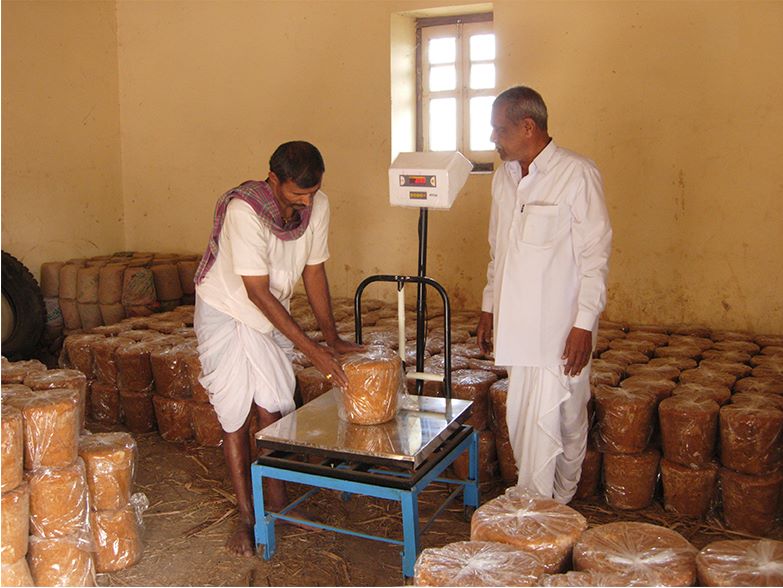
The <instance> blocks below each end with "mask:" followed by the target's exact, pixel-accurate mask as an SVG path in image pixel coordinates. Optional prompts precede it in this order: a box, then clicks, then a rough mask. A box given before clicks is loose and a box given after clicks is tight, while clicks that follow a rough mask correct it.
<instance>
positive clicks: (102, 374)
mask: <svg viewBox="0 0 783 588" xmlns="http://www.w3.org/2000/svg"><path fill="white" fill-rule="evenodd" d="M132 342H133V340H132V339H129V338H127V337H122V336H119V337H104V338H103V340H102V341H96V342H95V343H93V345H92V354H93V372H94V374H95V379H96V380H98V381H99V382H103V383H105V384H114V385H116V384H117V363H116V361H115V359H114V353H115V351H117V348H118V347H121V346H123V345H129V344H130V343H132Z"/></svg>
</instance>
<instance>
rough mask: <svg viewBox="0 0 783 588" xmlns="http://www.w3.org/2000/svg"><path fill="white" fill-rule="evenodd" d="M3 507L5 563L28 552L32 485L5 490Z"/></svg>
mask: <svg viewBox="0 0 783 588" xmlns="http://www.w3.org/2000/svg"><path fill="white" fill-rule="evenodd" d="M2 509H3V510H2V515H3V516H2V517H1V518H0V523H2V534H0V539H2V548H1V549H0V555H1V556H2V557H1V558H0V559H2V562H3V565H5V564H11V563H14V562H15V561H17V560H19V559H22V558H24V556H25V555H26V554H27V539H28V536H29V535H30V487H29V486H28V485H27V484H24V483H23V484H20V485H19V486H17V487H16V488H14V489H13V490H9V491H8V492H3V503H2Z"/></svg>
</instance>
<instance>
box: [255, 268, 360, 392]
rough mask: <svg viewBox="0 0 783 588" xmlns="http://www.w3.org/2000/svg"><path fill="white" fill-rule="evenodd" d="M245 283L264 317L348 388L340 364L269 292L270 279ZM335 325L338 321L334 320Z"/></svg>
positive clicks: (317, 364)
mask: <svg viewBox="0 0 783 588" xmlns="http://www.w3.org/2000/svg"><path fill="white" fill-rule="evenodd" d="M242 281H243V282H244V284H245V290H247V296H248V298H250V300H251V302H253V304H255V305H256V306H257V307H258V309H259V310H260V311H261V312H263V313H264V316H266V318H267V319H269V322H271V323H272V324H273V325H274V326H275V328H276V329H277V330H278V331H280V332H281V333H282V334H283V335H285V336H286V337H288V339H289V340H290V341H291V342H292V343H293V344H294V346H295V347H296V348H297V349H299V350H300V351H301V352H302V353H304V354H305V355H306V356H307V357H308V358H309V359H310V361H312V362H313V365H314V366H315V367H316V368H318V370H319V371H320V372H321V373H323V374H324V375H325V376H327V377H331V378H334V383H335V384H337V385H338V386H342V387H347V386H348V378H347V377H346V376H345V373H344V372H343V370H342V368H341V367H340V363H339V362H338V361H337V359H335V357H334V355H333V354H332V353H331V352H330V351H329V350H328V349H326V348H324V347H322V346H321V345H318V343H316V342H315V341H313V340H312V339H310V338H309V337H308V336H307V335H306V334H305V332H304V331H303V330H302V329H301V327H300V326H299V325H298V324H296V321H295V320H294V319H293V317H291V315H290V314H289V313H288V311H287V310H286V309H285V307H284V306H283V305H282V304H280V301H279V300H278V299H277V298H275V297H274V295H273V294H272V292H270V290H269V276H242ZM332 323H334V320H332Z"/></svg>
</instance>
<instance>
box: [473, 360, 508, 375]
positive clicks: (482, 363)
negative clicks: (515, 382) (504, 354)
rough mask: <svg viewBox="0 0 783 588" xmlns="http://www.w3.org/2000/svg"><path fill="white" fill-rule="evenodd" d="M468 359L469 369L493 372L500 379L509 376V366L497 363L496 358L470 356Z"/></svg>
mask: <svg viewBox="0 0 783 588" xmlns="http://www.w3.org/2000/svg"><path fill="white" fill-rule="evenodd" d="M467 360H468V367H469V369H472V370H482V371H485V372H492V373H493V374H495V375H496V376H497V377H498V379H502V378H508V368H507V367H505V366H502V365H495V360H494V359H478V358H473V357H468V358H467Z"/></svg>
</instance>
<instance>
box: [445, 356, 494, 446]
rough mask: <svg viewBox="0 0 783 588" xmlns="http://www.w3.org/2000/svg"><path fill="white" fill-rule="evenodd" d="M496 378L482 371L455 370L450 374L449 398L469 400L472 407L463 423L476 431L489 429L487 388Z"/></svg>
mask: <svg viewBox="0 0 783 588" xmlns="http://www.w3.org/2000/svg"><path fill="white" fill-rule="evenodd" d="M497 380H498V377H497V376H496V375H495V374H494V373H492V372H486V371H483V370H457V371H454V372H452V373H451V397H452V398H458V399H460V400H470V401H471V402H472V403H473V405H472V406H471V409H470V417H469V418H468V419H467V420H466V421H465V423H466V424H468V425H470V426H472V427H473V428H474V429H476V430H477V431H483V430H485V429H487V428H488V427H489V388H490V386H492V384H494V383H495V382H497Z"/></svg>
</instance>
